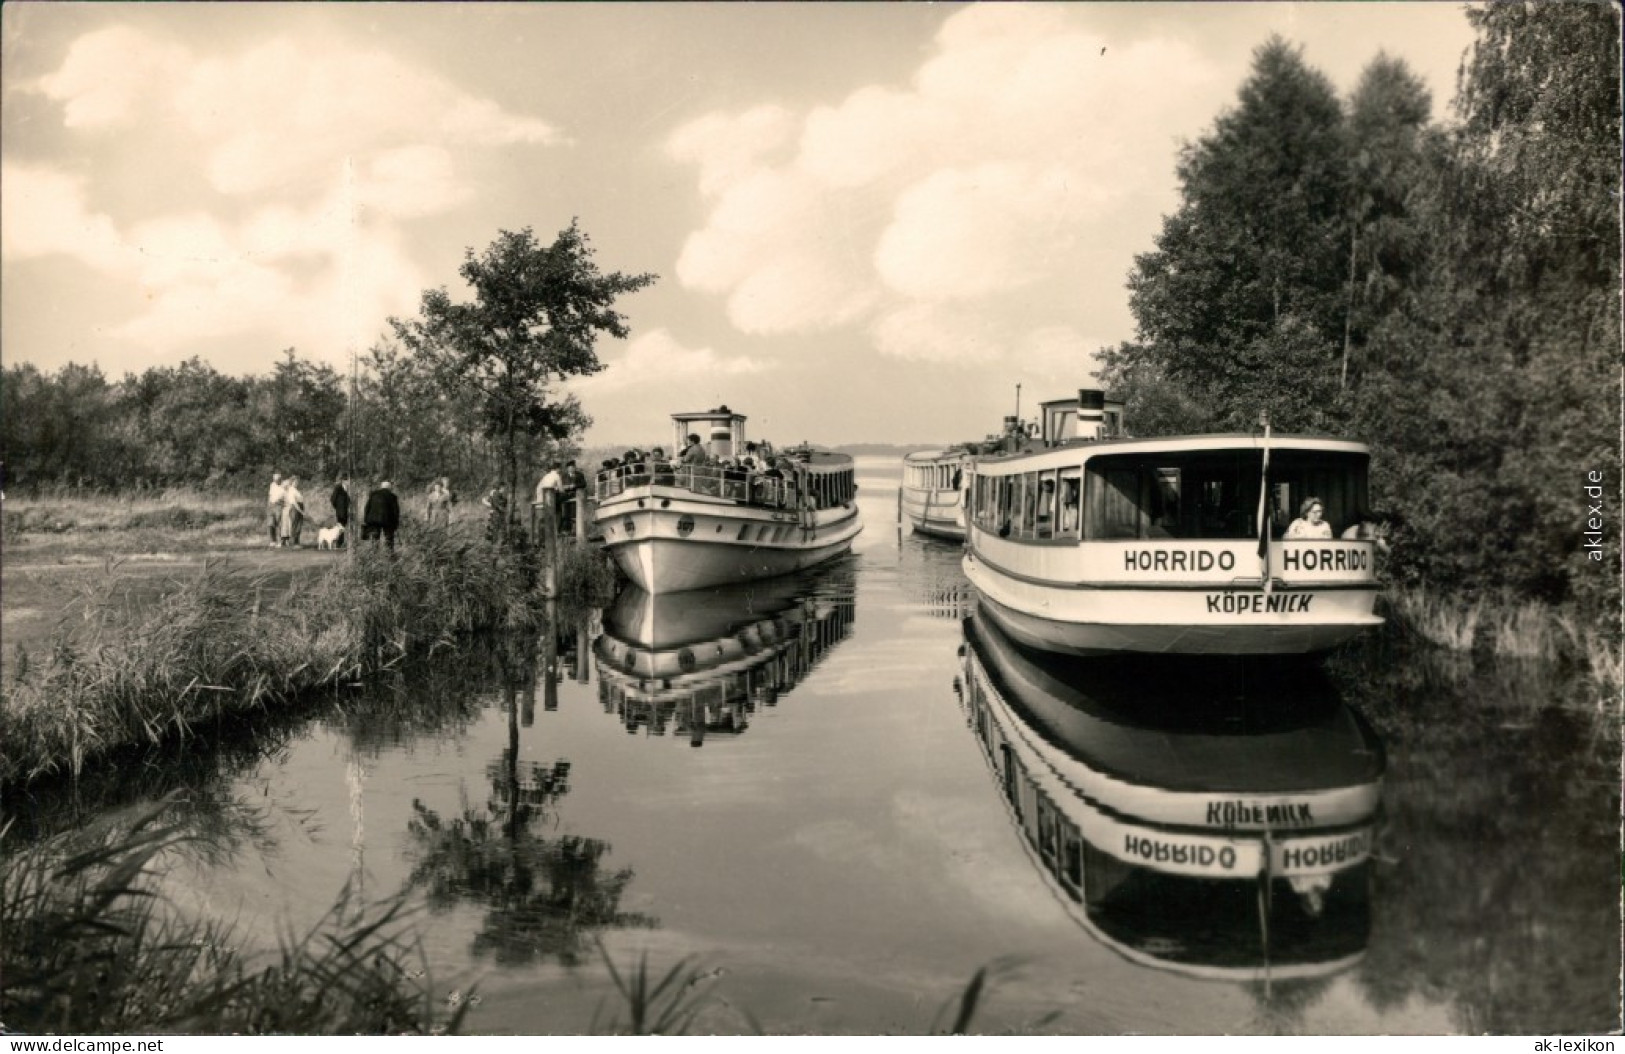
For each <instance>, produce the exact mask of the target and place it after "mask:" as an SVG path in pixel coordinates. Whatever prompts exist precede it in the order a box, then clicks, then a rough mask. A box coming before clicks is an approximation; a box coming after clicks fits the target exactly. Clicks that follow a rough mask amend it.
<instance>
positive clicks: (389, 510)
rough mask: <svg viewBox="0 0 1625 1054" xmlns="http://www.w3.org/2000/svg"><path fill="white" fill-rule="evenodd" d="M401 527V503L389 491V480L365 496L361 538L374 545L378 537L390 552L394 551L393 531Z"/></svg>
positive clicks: (390, 490) (393, 492)
mask: <svg viewBox="0 0 1625 1054" xmlns="http://www.w3.org/2000/svg"><path fill="white" fill-rule="evenodd" d="M400 525H401V501H400V499H399V498H397V497H396V496H395V491H394V490H393V489H391V484H390V482H389V480H387V479H386V480H384V481H383V482H382V483H380V484H378V488H377V489H376V490H374V491H373V492H372V493H371V494H368V495H367V507H366V508H365V509H364V510H363V511H362V513H361V537H362V539H363V540H367V539H371V540H372V541H373V542H374V543H376V542H377V541H378V539H379V538H380V537H382V538H383V539H384V544H385V545H387V546H389V549H390V551H391V552H393V551H394V550H395V531H396V529H397V528H398V527H400Z"/></svg>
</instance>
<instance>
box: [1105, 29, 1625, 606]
mask: <svg viewBox="0 0 1625 1054" xmlns="http://www.w3.org/2000/svg"><path fill="white" fill-rule="evenodd" d="M1467 17H1468V18H1469V19H1470V20H1471V23H1472V26H1473V29H1474V33H1475V39H1474V42H1473V44H1472V46H1471V48H1470V49H1469V51H1468V52H1467V54H1466V55H1465V56H1464V58H1463V62H1462V65H1461V69H1460V72H1459V75H1458V81H1457V88H1456V95H1455V98H1454V100H1453V110H1454V120H1452V121H1450V122H1448V123H1444V124H1441V123H1436V122H1435V121H1434V120H1433V119H1432V117H1431V109H1432V99H1431V98H1430V95H1429V92H1428V91H1427V89H1426V88H1425V87H1424V85H1423V84H1422V82H1421V81H1420V80H1419V79H1418V78H1417V77H1416V76H1415V75H1414V74H1413V73H1412V72H1411V71H1410V70H1409V69H1408V68H1407V67H1406V65H1405V64H1404V63H1403V62H1401V61H1399V60H1396V59H1393V58H1391V57H1388V56H1386V55H1379V56H1378V57H1377V58H1376V59H1375V60H1374V61H1372V62H1371V63H1370V64H1369V65H1368V66H1367V67H1366V68H1365V70H1364V71H1363V74H1362V76H1361V77H1360V79H1359V81H1358V84H1357V86H1356V87H1355V88H1354V90H1353V92H1352V94H1351V95H1350V96H1349V97H1348V98H1346V99H1342V98H1339V96H1338V94H1337V92H1336V91H1335V89H1334V88H1333V86H1332V85H1331V83H1330V81H1329V80H1328V79H1327V78H1326V77H1325V76H1324V75H1323V74H1321V73H1320V72H1319V71H1317V70H1315V69H1313V68H1311V67H1310V66H1309V65H1308V64H1306V62H1305V61H1304V60H1303V58H1302V55H1301V52H1300V50H1298V49H1296V48H1294V47H1292V46H1290V45H1288V44H1287V43H1285V42H1284V41H1282V40H1280V39H1278V38H1277V39H1272V40H1270V41H1269V42H1267V43H1266V44H1264V45H1263V46H1262V47H1260V48H1259V49H1258V50H1257V51H1256V52H1255V53H1254V61H1253V65H1252V70H1251V73H1250V76H1249V77H1248V79H1247V81H1246V82H1245V83H1244V84H1243V86H1242V88H1241V90H1240V93H1239V98H1238V99H1237V101H1236V103H1235V104H1234V105H1233V106H1232V107H1231V108H1230V109H1229V110H1228V111H1227V112H1225V113H1224V114H1223V115H1222V116H1221V117H1220V118H1219V119H1218V120H1217V121H1216V122H1215V124H1214V125H1213V126H1212V128H1211V129H1210V130H1209V131H1208V132H1207V133H1206V134H1205V135H1204V136H1202V137H1201V138H1200V139H1198V140H1197V141H1195V142H1193V143H1190V144H1188V145H1187V146H1186V147H1184V148H1183V150H1182V152H1181V156H1180V161H1179V168H1178V176H1179V181H1180V186H1181V201H1180V204H1179V206H1178V208H1177V209H1176V210H1175V211H1174V212H1173V213H1172V214H1171V215H1169V216H1167V217H1166V218H1165V220H1164V223H1163V227H1162V230H1161V233H1160V234H1159V236H1158V237H1157V240H1156V246H1155V248H1154V249H1152V250H1151V251H1149V252H1146V253H1144V254H1142V255H1140V256H1138V257H1137V258H1136V260H1135V265H1134V268H1133V270H1132V272H1131V274H1130V276H1129V291H1130V303H1131V306H1132V309H1133V312H1134V316H1135V319H1136V323H1137V336H1136V339H1135V340H1134V341H1131V342H1125V343H1123V344H1120V345H1118V346H1117V347H1115V348H1110V349H1105V351H1104V352H1103V358H1104V361H1105V366H1104V368H1103V371H1102V372H1103V374H1104V376H1103V377H1102V379H1103V380H1104V381H1105V382H1106V384H1107V385H1108V386H1109V387H1111V388H1113V389H1114V390H1116V391H1117V392H1118V393H1120V394H1122V395H1123V396H1124V397H1125V398H1126V401H1127V420H1128V421H1129V423H1130V425H1131V426H1132V428H1133V431H1134V432H1135V433H1136V434H1141V435H1151V434H1173V433H1180V432H1189V431H1206V430H1210V429H1224V430H1230V429H1236V430H1241V431H1250V430H1254V429H1256V428H1257V423H1258V421H1259V418H1260V413H1261V411H1267V412H1268V414H1269V417H1270V420H1271V423H1272V426H1273V427H1274V428H1275V429H1277V430H1280V431H1311V432H1329V433H1334V434H1346V435H1352V436H1355V437H1358V438H1362V439H1365V440H1368V441H1369V442H1370V444H1371V448H1372V481H1371V490H1372V494H1373V495H1374V497H1375V500H1376V501H1377V502H1378V503H1379V504H1380V506H1381V508H1382V510H1383V511H1385V512H1386V513H1387V514H1388V515H1390V516H1392V517H1393V518H1394V521H1395V524H1396V528H1397V529H1396V535H1397V540H1398V541H1399V542H1400V543H1401V544H1399V545H1397V546H1396V548H1395V552H1394V556H1393V559H1392V561H1391V565H1390V566H1391V568H1392V570H1393V572H1394V574H1395V575H1396V576H1397V577H1398V578H1399V579H1401V580H1403V581H1410V582H1414V583H1424V582H1425V583H1431V584H1434V585H1445V586H1450V587H1454V588H1457V589H1461V590H1466V591H1470V592H1486V591H1497V590H1505V591H1508V592H1510V593H1512V594H1514V595H1517V596H1521V597H1531V598H1538V599H1542V600H1546V601H1551V602H1558V603H1563V602H1570V601H1578V602H1580V603H1581V604H1582V605H1583V606H1584V607H1585V608H1587V609H1590V610H1593V611H1596V612H1602V613H1611V616H1612V617H1617V614H1618V609H1619V586H1620V580H1619V579H1620V573H1619V567H1620V565H1619V549H1618V544H1617V537H1618V524H1619V518H1618V517H1619V507H1618V500H1619V480H1620V450H1619V442H1620V423H1619V422H1620V407H1621V392H1620V361H1621V360H1620V356H1621V346H1620V292H1621V286H1620V282H1621V276H1620V218H1619V216H1620V214H1619V209H1620V167H1619V165H1620V148H1621V146H1620V79H1619V78H1620V65H1619V42H1620V36H1619V34H1620V23H1619V9H1618V7H1617V6H1615V5H1605V4H1589V3H1564V4H1536V3H1497V4H1489V5H1484V6H1483V7H1480V8H1476V9H1473V10H1470V11H1469V12H1468V13H1467ZM1592 472H1595V473H1597V474H1598V475H1599V476H1600V478H1601V479H1603V480H1605V481H1606V488H1605V490H1606V493H1607V494H1608V495H1609V498H1608V499H1607V501H1606V502H1605V504H1606V506H1607V508H1606V528H1605V531H1604V532H1603V534H1604V539H1605V542H1604V548H1603V549H1602V550H1600V551H1599V550H1598V549H1596V548H1592V547H1588V546H1587V545H1586V540H1587V539H1586V537H1585V532H1586V530H1587V525H1588V521H1589V519H1590V516H1591V515H1592V512H1591V507H1592V506H1593V505H1595V504H1596V501H1595V499H1594V497H1589V496H1588V494H1587V492H1586V489H1585V487H1586V484H1587V481H1588V477H1589V475H1590V473H1592ZM1599 557H1600V559H1599Z"/></svg>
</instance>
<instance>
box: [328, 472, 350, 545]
mask: <svg viewBox="0 0 1625 1054" xmlns="http://www.w3.org/2000/svg"><path fill="white" fill-rule="evenodd" d="M327 503H328V504H329V505H331V506H333V519H335V520H337V521H338V524H339V526H340V527H343V528H344V534H341V535H339V542H338V544H339V546H340V547H341V548H342V547H343V545H344V540H345V537H346V536H347V535H348V534H349V533H350V479H349V477H348V476H340V477H339V481H338V482H337V483H335V484H333V493H331V494H329V495H328V496H327Z"/></svg>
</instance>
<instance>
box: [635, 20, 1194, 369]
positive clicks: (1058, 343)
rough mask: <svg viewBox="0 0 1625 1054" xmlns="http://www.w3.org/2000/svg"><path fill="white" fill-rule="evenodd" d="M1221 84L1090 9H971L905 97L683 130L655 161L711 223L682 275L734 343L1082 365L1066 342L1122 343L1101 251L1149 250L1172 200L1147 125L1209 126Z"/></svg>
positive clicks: (1110, 268) (1190, 54)
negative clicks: (676, 166)
mask: <svg viewBox="0 0 1625 1054" xmlns="http://www.w3.org/2000/svg"><path fill="white" fill-rule="evenodd" d="M1217 78H1218V71H1217V70H1216V69H1215V68H1214V67H1212V66H1211V65H1210V64H1209V63H1207V62H1206V61H1204V60H1203V59H1202V58H1201V57H1200V56H1199V55H1198V54H1197V53H1196V52H1195V51H1194V50H1193V49H1192V48H1190V47H1189V46H1187V45H1183V44H1180V43H1177V42H1174V41H1169V40H1162V39H1158V38H1155V37H1149V38H1146V39H1141V40H1124V39H1121V36H1120V34H1119V35H1118V36H1114V37H1112V38H1111V39H1108V38H1107V36H1106V35H1105V33H1104V31H1102V30H1097V29H1094V28H1092V16H1091V12H1090V11H1089V8H1088V5H1074V6H1069V5H1029V4H1021V5H1002V4H976V5H971V6H969V7H967V8H966V9H965V10H963V11H961V12H959V13H957V14H955V15H953V16H952V17H950V18H949V19H947V20H946V21H945V22H944V23H943V25H942V28H941V30H940V32H939V34H938V36H937V38H936V40H935V43H934V47H933V49H932V51H931V53H930V54H929V55H927V56H926V57H925V58H924V59H923V60H922V62H921V65H920V66H919V68H918V69H917V70H916V71H915V73H914V75H913V77H912V78H911V79H910V80H909V81H908V82H907V83H903V84H892V85H879V84H876V85H867V86H864V87H861V88H859V89H857V90H856V91H853V92H852V93H850V94H849V95H848V96H847V97H846V98H844V99H843V100H840V101H839V102H836V103H832V104H826V105H821V106H815V107H811V108H809V109H807V110H806V111H804V112H800V113H796V112H787V111H786V110H784V109H783V108H782V107H775V108H770V109H765V110H750V111H745V112H743V113H738V114H731V115H730V114H709V115H706V116H704V117H702V118H700V119H699V120H697V121H694V122H692V123H690V124H688V125H685V126H683V127H682V128H679V129H678V130H677V131H676V132H675V133H674V134H673V135H672V136H671V137H670V139H669V140H668V142H667V148H668V153H669V155H670V156H671V157H672V158H674V159H675V160H678V161H681V162H684V163H688V164H692V165H694V166H695V167H696V168H697V170H698V174H699V179H698V184H699V189H700V191H701V192H702V194H704V195H705V196H706V197H707V199H708V200H709V203H710V213H709V216H708V217H707V220H706V222H705V224H704V225H703V226H702V227H701V228H699V229H698V230H695V231H693V232H692V233H691V234H690V236H689V237H688V239H687V241H686V243H685V245H684V248H683V251H682V254H681V257H680V259H679V261H678V267H677V277H678V279H679V280H680V281H681V282H682V283H683V284H684V285H685V286H687V287H688V288H691V289H695V290H698V291H700V292H704V293H710V294H714V295H717V296H719V297H722V298H724V300H725V302H726V305H727V312H728V317H729V319H730V321H731V322H732V323H733V324H734V325H735V326H736V327H738V328H739V329H740V330H742V331H744V332H746V333H752V334H771V333H806V332H813V331H818V330H828V329H831V328H834V327H841V326H849V325H861V326H863V327H864V328H865V329H866V331H867V332H868V333H869V335H870V337H871V339H872V340H873V342H874V346H875V347H876V348H877V349H878V350H880V351H882V352H883V353H885V354H889V355H894V356H898V357H901V358H906V359H913V360H922V361H934V362H941V363H973V362H974V363H986V362H989V361H998V360H1002V359H1014V358H1015V357H1017V356H1021V355H1031V354H1036V355H1039V356H1041V358H1040V360H1039V361H1038V362H1036V363H1035V366H1036V367H1038V368H1040V369H1047V368H1050V367H1053V366H1059V365H1061V364H1068V363H1075V362H1076V361H1078V360H1079V359H1080V357H1081V358H1084V359H1087V358H1088V356H1089V352H1090V350H1092V349H1083V348H1079V347H1076V346H1074V343H1073V342H1074V341H1083V340H1086V339H1092V338H1086V337H1085V336H1083V334H1094V333H1104V334H1107V335H1109V339H1120V338H1122V337H1126V336H1128V335H1129V334H1130V333H1131V332H1132V321H1131V319H1130V318H1129V316H1128V312H1127V307H1126V297H1125V296H1124V295H1123V293H1122V286H1123V279H1124V275H1125V274H1126V273H1127V272H1128V270H1129V268H1130V267H1131V266H1132V262H1133V261H1132V259H1130V258H1129V257H1127V256H1123V257H1121V258H1119V257H1116V256H1111V255H1107V254H1103V253H1101V252H1100V251H1099V244H1100V243H1101V242H1103V241H1105V240H1107V235H1108V234H1109V235H1110V236H1111V239H1112V241H1113V243H1114V244H1129V245H1134V244H1139V245H1144V244H1147V243H1148V242H1149V240H1150V238H1151V237H1152V236H1153V235H1154V234H1155V231H1156V229H1157V225H1158V223H1159V222H1160V217H1161V215H1162V213H1163V212H1164V211H1166V210H1167V209H1169V208H1171V207H1172V206H1173V204H1174V198H1173V186H1172V173H1171V172H1170V171H1169V158H1170V154H1171V147H1172V136H1171V133H1169V132H1167V131H1164V132H1163V133H1162V134H1161V136H1160V137H1159V138H1154V139H1148V137H1147V132H1146V130H1147V129H1153V128H1155V129H1165V130H1167V129H1182V128H1187V127H1193V126H1194V125H1195V124H1196V123H1198V122H1200V121H1205V120H1206V119H1207V118H1208V116H1209V109H1210V106H1209V104H1208V102H1207V101H1206V96H1208V95H1210V94H1211V90H1212V88H1213V84H1214V82H1215V81H1216V80H1217ZM1193 99H1199V100H1201V101H1200V102H1198V103H1194V104H1193V102H1192V100H1193ZM747 133H748V134H747ZM792 142H793V148H792V147H790V146H789V145H788V144H790V143H792ZM1125 230H1127V231H1128V233H1129V235H1130V237H1128V238H1124V237H1123V235H1124V232H1125Z"/></svg>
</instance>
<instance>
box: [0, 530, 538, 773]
mask: <svg viewBox="0 0 1625 1054" xmlns="http://www.w3.org/2000/svg"><path fill="white" fill-rule="evenodd" d="M533 578H534V574H533V571H530V570H527V569H526V568H525V567H524V566H523V557H522V556H520V555H516V554H513V553H509V552H505V551H498V550H494V549H491V548H490V547H488V546H486V545H485V544H484V543H482V542H478V541H463V540H459V539H457V538H454V537H451V536H448V535H446V534H444V533H430V534H429V535H427V536H425V537H423V538H420V539H418V540H417V541H416V542H415V543H414V544H413V545H412V546H411V547H410V548H405V549H403V550H401V551H399V552H397V553H395V554H390V553H388V552H385V551H382V550H380V549H377V548H376V547H371V546H369V547H366V548H364V549H361V550H358V551H357V552H356V553H355V554H354V558H353V559H346V560H341V561H338V562H336V563H335V564H334V565H333V567H332V568H331V569H329V571H328V572H327V573H326V574H323V575H321V576H320V577H317V578H315V579H313V580H308V581H300V580H297V579H296V580H295V581H294V583H293V585H292V586H290V587H286V588H284V589H271V588H270V587H269V585H268V582H267V580H266V579H265V578H263V577H261V578H256V577H252V576H245V575H242V574H239V573H237V572H235V571H233V570H231V569H230V568H228V567H226V566H224V565H222V564H219V563H210V564H206V565H205V566H204V568H203V570H202V571H201V573H199V574H197V575H196V576H194V577H192V578H190V579H188V580H186V581H184V582H182V583H180V584H179V586H178V587H177V588H175V589H174V590H173V591H171V592H170V593H168V594H167V595H165V596H163V597H162V598H161V599H159V600H158V601H156V602H155V603H153V604H151V605H145V606H138V607H132V606H130V605H129V604H128V603H125V602H124V601H123V600H122V598H121V588H120V583H119V580H118V577H117V575H116V573H115V572H114V571H112V570H109V571H108V572H107V573H106V574H105V575H103V576H102V578H101V579H100V580H99V581H97V582H95V583H93V584H92V585H91V586H90V587H89V588H88V589H87V592H86V594H85V595H84V596H82V597H80V598H78V599H77V600H76V601H75V603H74V605H73V611H72V616H73V617H71V618H70V619H68V620H66V623H65V627H66V628H64V629H63V630H62V631H60V632H59V633H58V635H57V636H56V638H55V639H54V640H53V642H52V646H51V648H50V651H49V653H48V654H46V655H43V656H27V655H19V656H17V658H16V661H14V662H12V663H10V672H11V676H10V677H8V678H7V679H6V681H5V683H4V684H3V685H0V742H3V743H4V744H5V749H4V751H3V752H0V784H3V783H11V782H14V781H19V780H29V779H34V778H36V777H39V776H42V775H47V774H52V773H59V772H70V773H73V774H77V773H78V772H79V771H81V769H82V768H83V767H84V765H85V764H87V762H89V761H90V760H91V759H93V758H96V757H100V756H102V755H105V754H107V753H109V752H111V751H113V750H116V749H119V748H122V747H126V746H131V745H142V744H157V743H160V742H163V741H166V740H169V739H172V738H183V739H184V738H187V737H190V736H192V735H194V734H196V733H197V732H198V731H199V730H200V729H201V728H205V727H209V726H213V725H217V724H219V723H221V722H224V721H226V720H228V719H230V718H231V717H232V716H233V715H237V714H242V713H245V712H251V711H255V710H259V709H263V708H265V707H269V706H272V705H276V704H278V703H283V702H286V701H288V700H290V699H291V698H293V697H295V696H297V695H298V694H300V693H302V692H306V691H309V690H310V689H313V688H317V687H320V686H324V685H335V684H343V683H349V682H352V681H355V680H358V679H360V678H363V677H365V676H367V675H368V674H370V673H373V672H376V671H379V670H382V669H387V668H390V667H392V666H395V665H397V664H398V663H400V662H401V661H402V660H404V659H406V658H408V657H409V656H412V655H414V654H423V653H426V652H430V651H433V650H434V649H436V648H439V647H444V646H447V645H449V644H451V643H453V642H455V641H456V640H457V639H458V638H459V637H461V636H464V635H467V634H471V633H475V632H479V631H484V630H499V629H504V628H518V629H533V628H535V626H536V624H537V620H538V619H539V618H540V616H539V614H538V612H539V610H540V609H539V606H538V605H537V603H536V602H535V600H536V598H535V596H534V593H533V591H531V590H528V589H526V588H525V584H526V582H527V581H531V580H533Z"/></svg>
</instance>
